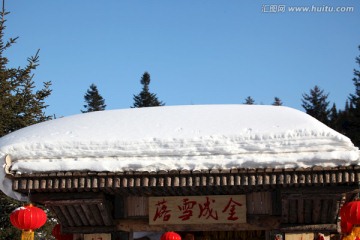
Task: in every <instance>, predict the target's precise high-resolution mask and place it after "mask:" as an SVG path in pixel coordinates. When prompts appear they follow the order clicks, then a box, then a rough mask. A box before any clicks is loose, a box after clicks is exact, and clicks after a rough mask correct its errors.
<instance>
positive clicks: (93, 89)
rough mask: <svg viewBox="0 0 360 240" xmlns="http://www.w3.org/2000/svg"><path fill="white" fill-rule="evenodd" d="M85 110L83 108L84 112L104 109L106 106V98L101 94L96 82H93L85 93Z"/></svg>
mask: <svg viewBox="0 0 360 240" xmlns="http://www.w3.org/2000/svg"><path fill="white" fill-rule="evenodd" d="M84 99H85V102H86V103H87V104H86V105H84V108H85V110H81V112H82V113H87V112H95V111H103V110H105V108H106V105H105V99H104V98H103V97H102V96H101V95H100V94H99V90H98V89H97V86H96V85H95V84H91V85H90V88H89V89H88V90H87V92H86V93H85V95H84Z"/></svg>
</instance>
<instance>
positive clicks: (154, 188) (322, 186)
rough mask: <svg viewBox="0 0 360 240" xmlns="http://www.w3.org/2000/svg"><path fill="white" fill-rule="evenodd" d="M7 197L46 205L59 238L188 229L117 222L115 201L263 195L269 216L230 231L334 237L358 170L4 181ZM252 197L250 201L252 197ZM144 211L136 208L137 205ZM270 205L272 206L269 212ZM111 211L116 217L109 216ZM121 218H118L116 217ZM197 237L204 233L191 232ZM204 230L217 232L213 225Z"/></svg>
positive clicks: (142, 220)
mask: <svg viewBox="0 0 360 240" xmlns="http://www.w3.org/2000/svg"><path fill="white" fill-rule="evenodd" d="M8 177H9V178H11V179H12V183H13V190H14V191H17V192H19V193H23V194H26V195H28V194H29V193H30V194H31V201H33V202H35V203H41V204H44V205H45V206H47V207H48V208H49V209H50V210H51V211H52V212H53V213H55V215H56V216H57V218H58V219H59V220H60V222H61V223H62V225H63V230H64V231H65V232H71V233H91V232H114V231H125V232H126V231H167V230H178V231H182V230H184V229H187V228H188V227H187V226H182V225H176V226H175V225H174V226H167V225H164V226H149V225H148V224H147V221H148V219H147V217H146V215H142V216H139V217H137V218H132V217H130V218H128V217H127V216H126V215H124V216H123V217H119V215H117V213H116V212H117V211H118V210H119V208H120V211H124V209H126V208H124V206H125V205H124V206H121V204H120V207H119V200H120V202H122V201H125V200H126V199H127V198H131V197H133V198H134V197H135V198H145V199H146V198H147V197H149V196H189V195H236V194H246V195H247V196H248V195H249V196H250V195H252V194H255V193H256V192H267V193H268V194H270V196H271V199H272V200H271V201H272V204H273V208H272V210H271V211H272V213H271V214H265V215H256V213H250V212H248V213H247V219H248V221H247V223H245V224H228V225H221V229H228V230H229V231H231V230H249V229H251V230H271V229H278V230H281V231H303V230H304V229H308V230H313V231H315V230H322V231H323V229H325V230H326V229H328V231H336V229H337V224H336V223H337V218H338V211H339V207H340V206H341V203H342V202H344V201H346V200H347V199H351V198H352V197H353V196H354V195H355V194H356V193H358V192H359V182H360V166H346V167H326V168H325V167H313V168H296V169H295V168H291V169H290V168H288V169H274V168H266V169H231V170H203V171H188V170H181V171H179V170H171V171H159V172H130V171H129V172H75V171H74V172H41V173H31V174H16V173H15V174H13V175H8ZM254 196H255V195H254ZM142 204H143V203H142ZM275 205H276V206H275ZM117 208H118V210H116V209H117ZM120 215H121V214H120ZM191 229H192V230H194V229H195V230H196V229H197V230H199V231H200V230H203V229H204V226H203V225H199V226H191ZM206 229H208V231H213V230H216V229H219V227H218V226H217V225H216V224H213V225H209V226H206Z"/></svg>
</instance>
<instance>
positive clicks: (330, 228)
mask: <svg viewBox="0 0 360 240" xmlns="http://www.w3.org/2000/svg"><path fill="white" fill-rule="evenodd" d="M280 231H281V232H319V231H321V232H337V226H336V224H335V223H334V224H312V225H290V224H282V225H281V226H280Z"/></svg>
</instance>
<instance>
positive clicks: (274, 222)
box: [115, 215, 280, 232]
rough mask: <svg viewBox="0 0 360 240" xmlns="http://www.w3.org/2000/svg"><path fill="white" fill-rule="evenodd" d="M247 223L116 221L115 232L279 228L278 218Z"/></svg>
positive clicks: (258, 218) (255, 217)
mask: <svg viewBox="0 0 360 240" xmlns="http://www.w3.org/2000/svg"><path fill="white" fill-rule="evenodd" d="M247 220H248V222H247V223H239V224H226V223H224V224H193V225H179V224H176V225H173V224H166V225H149V223H148V219H144V218H139V219H118V220H116V221H115V224H116V230H117V231H125V232H131V231H134V232H141V231H144V232H145V231H148V232H158V231H249V230H271V229H278V228H279V227H280V217H275V216H266V215H265V216H264V215H249V216H248V219H247Z"/></svg>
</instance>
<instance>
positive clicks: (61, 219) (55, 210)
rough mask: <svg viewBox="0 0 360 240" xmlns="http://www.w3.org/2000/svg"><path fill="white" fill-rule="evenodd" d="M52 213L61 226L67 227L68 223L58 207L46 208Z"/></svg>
mask: <svg viewBox="0 0 360 240" xmlns="http://www.w3.org/2000/svg"><path fill="white" fill-rule="evenodd" d="M47 207H48V208H49V209H50V210H51V211H52V212H53V213H55V215H56V217H57V218H58V219H59V221H60V222H61V224H62V225H63V226H64V227H69V223H68V221H67V219H66V217H65V215H64V214H63V213H62V211H61V209H60V207H58V206H47Z"/></svg>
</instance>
